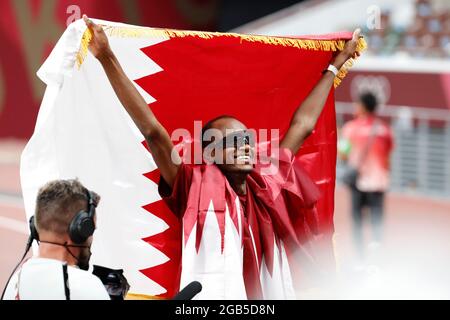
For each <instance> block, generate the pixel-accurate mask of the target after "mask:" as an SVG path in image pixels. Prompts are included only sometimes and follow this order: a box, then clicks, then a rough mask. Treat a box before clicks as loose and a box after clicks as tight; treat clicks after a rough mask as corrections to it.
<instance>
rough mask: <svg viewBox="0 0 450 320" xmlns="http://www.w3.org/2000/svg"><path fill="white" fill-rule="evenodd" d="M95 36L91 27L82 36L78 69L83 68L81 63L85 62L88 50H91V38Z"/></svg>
mask: <svg viewBox="0 0 450 320" xmlns="http://www.w3.org/2000/svg"><path fill="white" fill-rule="evenodd" d="M92 38H93V34H92V32H91V30H89V28H87V29H86V31H85V32H84V33H83V37H82V38H81V44H80V50H79V51H78V53H77V66H78V69H80V68H81V65H82V64H83V62H84V59H86V57H87V54H88V50H89V43H91V40H92Z"/></svg>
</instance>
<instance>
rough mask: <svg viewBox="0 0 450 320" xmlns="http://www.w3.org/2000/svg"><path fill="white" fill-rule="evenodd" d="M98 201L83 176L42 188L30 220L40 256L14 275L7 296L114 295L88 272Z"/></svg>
mask: <svg viewBox="0 0 450 320" xmlns="http://www.w3.org/2000/svg"><path fill="white" fill-rule="evenodd" d="M99 200H100V197H99V196H98V195H97V194H96V193H94V192H92V191H89V190H87V189H86V188H85V187H84V186H83V185H82V184H81V183H80V182H79V181H78V180H58V181H52V182H49V183H47V184H46V185H45V186H44V187H42V188H41V189H40V190H39V192H38V195H37V201H36V210H35V217H34V218H35V219H34V222H33V220H32V221H30V229H31V234H32V237H33V238H34V239H35V240H38V243H39V254H38V256H37V257H33V258H31V259H28V260H26V261H25V263H24V264H23V265H22V266H21V267H20V268H19V270H18V271H17V272H16V273H15V274H14V275H13V276H12V278H11V280H10V281H9V283H8V285H7V287H6V292H5V295H4V299H5V300H14V299H15V300H109V299H110V297H109V295H108V292H107V291H106V289H105V287H104V285H103V284H102V282H101V281H100V279H99V278H98V277H96V276H94V275H93V274H91V273H89V272H88V271H87V270H88V269H89V259H90V256H91V250H90V248H91V244H92V234H93V233H94V230H95V220H96V219H95V208H96V206H97V204H98V202H99ZM30 240H31V241H32V240H33V239H32V238H30ZM31 241H29V244H31Z"/></svg>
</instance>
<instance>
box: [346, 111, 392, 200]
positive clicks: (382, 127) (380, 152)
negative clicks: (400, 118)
mask: <svg viewBox="0 0 450 320" xmlns="http://www.w3.org/2000/svg"><path fill="white" fill-rule="evenodd" d="M374 122H375V129H374V128H373V125H374ZM373 130H375V131H373ZM373 134H374V135H375V136H374V138H373V139H374V140H373V141H372V143H371V145H370V147H369V150H367V144H368V143H369V142H370V136H371V135H373ZM341 138H342V139H343V140H344V141H346V142H347V143H348V144H349V152H348V161H349V164H350V165H351V166H354V167H356V168H358V169H359V176H358V180H357V183H356V187H357V188H358V190H360V191H363V192H383V191H386V190H387V189H388V188H389V157H390V153H391V151H392V148H393V135H392V130H391V128H390V127H389V125H387V124H386V123H385V122H383V121H382V120H380V119H379V118H377V117H375V116H360V117H358V118H356V119H354V120H352V121H349V122H347V123H346V124H345V125H344V127H343V128H342V136H341ZM366 152H367V154H366V155H364V156H363V153H366ZM361 159H363V161H361ZM361 162H362V163H361Z"/></svg>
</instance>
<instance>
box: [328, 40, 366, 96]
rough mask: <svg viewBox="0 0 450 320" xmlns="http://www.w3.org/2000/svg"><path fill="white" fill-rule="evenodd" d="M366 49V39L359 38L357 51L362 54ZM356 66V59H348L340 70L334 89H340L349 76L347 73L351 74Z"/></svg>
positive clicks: (335, 79)
mask: <svg viewBox="0 0 450 320" xmlns="http://www.w3.org/2000/svg"><path fill="white" fill-rule="evenodd" d="M366 49H367V43H366V40H364V38H359V40H358V45H357V46H356V50H357V51H358V52H360V53H361V52H363V51H364V50H366ZM354 64H355V59H353V58H350V59H348V60H347V61H346V62H345V63H344V65H343V66H342V68H341V69H340V70H339V73H338V75H337V76H336V77H335V78H334V88H337V87H339V85H340V84H341V82H342V80H344V78H345V76H346V75H347V73H348V72H349V70H350V69H351V67H353V65H354Z"/></svg>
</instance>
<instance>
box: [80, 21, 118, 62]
mask: <svg viewBox="0 0 450 320" xmlns="http://www.w3.org/2000/svg"><path fill="white" fill-rule="evenodd" d="M83 20H84V22H85V23H86V26H87V27H88V28H89V30H91V32H92V35H93V37H92V40H91V42H90V43H89V50H90V51H91V52H92V54H93V55H94V56H95V57H96V58H97V59H98V60H102V59H104V58H106V57H108V55H111V54H112V51H111V47H110V46H109V41H108V37H107V36H106V34H105V31H104V30H103V28H102V27H101V26H99V25H97V24H95V23H94V22H93V21H92V20H91V19H89V18H88V16H86V15H83Z"/></svg>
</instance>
